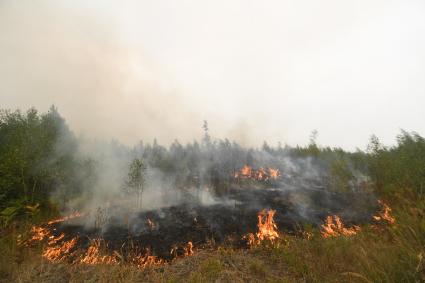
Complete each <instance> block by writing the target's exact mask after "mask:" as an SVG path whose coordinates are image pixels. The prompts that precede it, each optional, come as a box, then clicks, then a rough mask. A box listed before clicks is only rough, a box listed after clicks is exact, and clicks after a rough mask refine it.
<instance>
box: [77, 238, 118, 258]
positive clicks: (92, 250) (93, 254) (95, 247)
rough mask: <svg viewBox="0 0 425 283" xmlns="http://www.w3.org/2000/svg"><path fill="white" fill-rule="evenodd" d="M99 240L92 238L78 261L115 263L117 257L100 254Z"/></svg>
mask: <svg viewBox="0 0 425 283" xmlns="http://www.w3.org/2000/svg"><path fill="white" fill-rule="evenodd" d="M100 247H101V240H100V239H94V240H93V241H92V244H91V245H90V247H89V248H88V250H87V252H86V254H85V255H84V257H83V258H82V259H81V261H80V263H85V264H116V263H118V261H117V258H116V257H115V256H112V255H101V253H100Z"/></svg>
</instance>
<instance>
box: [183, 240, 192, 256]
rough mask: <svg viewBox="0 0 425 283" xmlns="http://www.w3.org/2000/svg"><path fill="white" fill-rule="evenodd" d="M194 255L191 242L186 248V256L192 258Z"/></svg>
mask: <svg viewBox="0 0 425 283" xmlns="http://www.w3.org/2000/svg"><path fill="white" fill-rule="evenodd" d="M190 255H193V243H192V242H191V241H189V242H188V243H187V245H186V247H185V248H184V256H190Z"/></svg>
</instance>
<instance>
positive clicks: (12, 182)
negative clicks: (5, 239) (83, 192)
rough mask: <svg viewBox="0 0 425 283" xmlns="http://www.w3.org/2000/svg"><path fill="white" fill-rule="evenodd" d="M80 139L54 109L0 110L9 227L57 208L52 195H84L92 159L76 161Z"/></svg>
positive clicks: (2, 185) (0, 164)
mask: <svg viewBox="0 0 425 283" xmlns="http://www.w3.org/2000/svg"><path fill="white" fill-rule="evenodd" d="M77 147H78V144H77V141H76V139H75V137H74V136H73V134H72V132H71V131H70V130H69V129H68V127H67V125H66V124H65V121H64V119H63V118H62V117H61V116H60V115H59V113H58V111H57V110H56V108H55V107H51V108H50V110H49V111H48V112H47V113H45V114H39V113H38V112H37V110H35V109H30V110H28V111H27V112H26V113H22V112H21V111H19V110H17V111H13V112H12V111H7V110H2V111H1V112H0V219H1V222H2V223H3V224H5V225H7V224H9V223H10V222H11V221H12V220H14V219H17V218H27V217H30V216H34V215H37V214H39V213H40V212H41V213H42V212H46V211H50V210H52V209H54V207H53V206H52V205H51V202H50V198H51V196H52V195H53V194H56V195H57V196H62V197H63V198H72V197H73V196H75V195H77V194H78V193H80V191H79V190H80V188H81V187H82V184H81V183H80V181H81V180H84V178H81V177H80V176H77V175H78V174H81V172H86V173H87V177H88V178H89V175H90V167H91V163H90V161H89V160H82V159H78V158H77V154H76V153H77Z"/></svg>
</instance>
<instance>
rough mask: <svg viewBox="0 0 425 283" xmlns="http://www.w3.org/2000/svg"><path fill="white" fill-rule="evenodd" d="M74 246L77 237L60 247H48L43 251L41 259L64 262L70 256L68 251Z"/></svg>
mask: <svg viewBox="0 0 425 283" xmlns="http://www.w3.org/2000/svg"><path fill="white" fill-rule="evenodd" d="M62 235H63V234H62ZM62 235H61V236H62ZM61 236H59V237H61ZM56 242H57V241H56ZM56 242H55V243H56ZM76 244H77V237H75V238H73V239H71V240H69V241H66V242H63V243H62V244H61V245H56V246H53V247H48V248H46V249H45V250H44V252H43V257H44V258H46V259H48V260H50V261H61V260H64V259H65V258H66V257H67V256H68V255H69V254H70V251H71V250H72V248H73V247H74V246H75V245H76Z"/></svg>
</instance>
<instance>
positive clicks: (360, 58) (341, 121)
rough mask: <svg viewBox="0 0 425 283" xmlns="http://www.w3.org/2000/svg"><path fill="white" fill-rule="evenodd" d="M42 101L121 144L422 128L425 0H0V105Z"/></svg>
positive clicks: (344, 141)
mask: <svg viewBox="0 0 425 283" xmlns="http://www.w3.org/2000/svg"><path fill="white" fill-rule="evenodd" d="M52 104H54V105H56V106H57V107H58V109H59V112H60V113H61V114H62V115H63V116H64V117H65V119H66V121H67V123H68V125H69V126H70V127H71V128H72V130H73V131H74V132H75V133H76V134H77V135H78V136H83V137H89V138H98V139H106V140H109V139H116V140H119V141H121V142H123V143H125V144H129V145H131V144H135V143H137V142H138V141H140V140H144V141H147V142H149V141H152V140H153V139H154V138H157V139H158V141H159V142H160V143H162V144H168V143H170V142H172V141H173V140H175V139H178V140H179V141H180V142H183V143H184V142H189V141H192V140H193V139H199V138H200V137H201V136H202V128H201V126H202V123H203V120H207V121H208V123H209V128H210V135H211V136H213V137H214V138H225V137H227V138H229V139H231V140H235V141H237V142H239V143H241V144H243V145H247V146H261V144H262V143H263V141H265V140H266V141H267V142H268V143H269V144H271V145H276V144H277V143H278V142H281V143H282V144H289V145H297V144H299V145H305V144H307V143H308V141H309V136H310V133H311V132H312V131H313V130H317V131H318V137H317V142H318V143H319V145H323V146H338V147H342V148H344V149H348V150H355V149H356V148H357V147H358V148H360V149H365V148H366V145H367V143H368V140H369V137H370V136H371V135H372V134H375V135H377V136H378V137H379V138H380V140H381V141H382V142H384V143H386V144H392V143H394V142H395V136H396V135H397V134H398V133H399V132H400V129H405V130H407V131H416V132H418V133H419V134H422V135H425V123H424V121H425V119H424V118H425V110H424V107H423V105H425V1H423V0H398V1H397V0H393V1H391V0H385V1H384V0H382V1H381V0H359V1H342V0H323V1H314V0H297V1H295V0H294V1H288V0H279V1H250V0H238V1H236V0H226V1H222V0H215V1H205V0H182V1H172V0H168V1H165V0H155V1H105V0H104V1H85V0H72V1H71V0H69V1H65V0H51V1H44V0H40V1H30V0H21V1H15V0H0V108H3V109H4V108H6V109H17V108H19V109H22V110H25V109H28V108H29V107H36V108H37V109H38V110H40V111H47V110H48V108H49V107H50V105H52Z"/></svg>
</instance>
